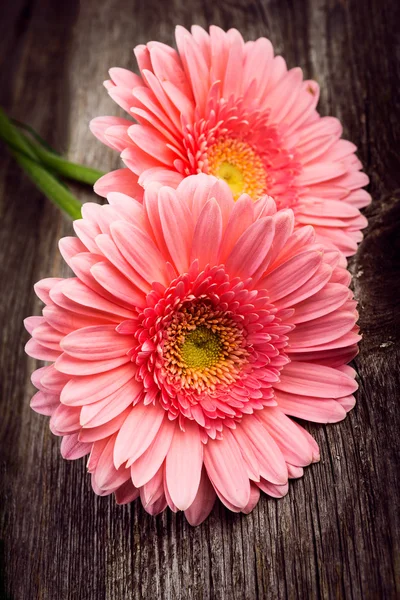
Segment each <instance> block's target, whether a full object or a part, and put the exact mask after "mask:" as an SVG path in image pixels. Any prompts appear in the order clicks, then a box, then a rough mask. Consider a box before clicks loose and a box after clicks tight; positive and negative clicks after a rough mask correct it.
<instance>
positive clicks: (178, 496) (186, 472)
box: [165, 421, 203, 510]
mask: <svg viewBox="0 0 400 600" xmlns="http://www.w3.org/2000/svg"><path fill="white" fill-rule="evenodd" d="M202 465H203V444H202V442H201V440H200V433H199V428H198V426H197V424H196V423H193V422H191V421H187V422H186V423H185V431H182V430H181V429H180V428H179V427H176V428H175V432H174V437H173V438H172V443H171V446H170V448H169V450H168V454H167V458H166V471H165V475H166V483H167V488H168V493H169V495H170V496H171V500H172V502H173V503H174V504H175V506H176V507H177V508H178V509H179V510H186V509H187V508H189V506H190V505H191V504H192V503H193V501H194V499H195V498H196V494H197V491H198V489H199V484H200V477H201V469H202Z"/></svg>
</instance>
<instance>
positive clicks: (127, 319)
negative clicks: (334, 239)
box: [26, 175, 359, 524]
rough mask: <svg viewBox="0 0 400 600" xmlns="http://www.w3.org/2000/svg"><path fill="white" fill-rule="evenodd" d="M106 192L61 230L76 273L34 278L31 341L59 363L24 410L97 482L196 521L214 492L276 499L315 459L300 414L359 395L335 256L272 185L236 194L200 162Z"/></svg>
mask: <svg viewBox="0 0 400 600" xmlns="http://www.w3.org/2000/svg"><path fill="white" fill-rule="evenodd" d="M108 199H109V203H110V204H109V205H105V206H99V205H97V204H86V205H84V206H83V210H82V212H83V218H82V219H81V220H79V221H75V223H74V227H75V231H76V233H77V235H78V237H77V238H75V237H70V238H64V239H63V240H61V242H60V249H61V252H62V254H63V256H64V258H65V260H66V262H67V263H68V264H69V266H70V267H71V268H72V270H73V271H74V272H75V275H76V276H75V277H71V278H67V279H45V280H43V281H41V282H39V283H38V284H37V285H36V292H37V294H38V296H39V297H40V298H41V299H42V300H43V301H44V303H45V307H44V309H43V316H41V317H30V318H28V319H27V320H26V326H27V329H28V330H29V331H30V333H31V334H32V339H31V340H30V341H29V342H28V344H27V347H26V350H27V352H28V354H29V355H31V356H33V357H35V358H38V359H41V360H45V361H50V362H51V363H52V364H50V365H48V366H45V367H43V368H40V369H38V370H37V371H35V373H34V375H33V383H34V385H35V386H36V387H37V388H38V389H39V391H38V393H37V394H36V395H35V396H34V398H33V399H32V408H33V409H34V410H36V411H38V412H40V413H42V414H46V415H50V416H51V419H50V427H51V430H52V431H53V433H55V434H56V435H60V436H63V441H62V444H61V451H62V454H63V456H64V457H65V458H70V459H74V458H79V457H81V456H84V455H86V454H90V456H89V461H88V469H89V471H90V472H91V473H92V485H93V488H94V490H95V492H97V493H99V494H101V495H105V494H111V493H113V492H115V495H116V498H117V501H118V502H128V501H130V500H133V499H134V498H136V497H137V496H139V495H140V497H141V500H142V503H143V505H144V507H145V508H146V510H147V511H149V512H150V513H152V514H155V513H157V512H160V511H161V510H163V509H164V508H165V507H166V506H167V505H169V507H170V508H171V509H172V510H174V511H176V510H184V511H186V515H187V518H188V519H189V521H190V522H191V523H193V524H195V523H199V522H201V521H202V520H203V519H204V518H205V517H206V516H207V515H208V513H209V512H210V510H211V509H212V506H213V503H214V500H215V497H216V495H217V496H218V497H219V498H220V499H221V501H222V502H223V503H224V504H225V505H226V506H228V507H229V508H230V509H231V510H233V511H236V512H238V511H244V512H248V511H250V510H251V509H252V507H253V506H254V505H255V504H256V503H257V501H258V497H259V493H260V490H263V491H265V492H266V493H268V494H270V495H272V496H276V497H279V496H282V495H284V494H285V493H286V492H287V489H288V478H289V477H299V476H301V474H302V472H303V471H302V469H303V467H304V466H306V465H308V464H310V463H311V462H313V461H315V460H318V457H319V454H318V447H317V445H316V443H315V442H314V441H313V439H312V438H311V436H310V435H309V434H308V433H307V432H306V431H305V430H304V429H303V428H301V427H300V426H299V425H298V424H297V423H295V422H294V421H292V420H291V418H290V417H291V416H294V417H299V418H303V419H310V420H313V421H316V422H325V423H326V422H334V421H338V420H341V419H343V418H344V417H345V415H346V411H348V410H349V409H350V408H351V407H352V406H353V404H354V398H353V396H352V394H353V392H354V391H355V389H356V388H357V385H356V383H355V381H354V377H353V375H354V373H353V370H352V369H351V368H349V367H347V366H346V363H347V362H348V361H349V360H350V359H351V358H352V357H353V356H354V355H355V354H356V352H357V346H356V344H357V341H358V339H359V336H358V334H357V327H356V320H357V313H356V311H355V301H354V300H353V298H352V293H351V292H350V290H349V289H348V283H349V275H348V273H347V272H346V271H345V270H344V269H342V268H341V267H340V266H338V261H339V257H340V253H339V252H338V251H336V250H334V251H332V250H327V249H324V247H323V246H322V245H321V244H318V243H317V242H316V238H315V233H314V231H313V229H312V227H309V226H306V227H303V228H299V229H297V230H294V218H293V212H292V211H291V210H290V209H285V210H282V211H278V212H277V211H276V207H275V203H274V202H273V200H272V199H271V198H269V197H268V196H264V197H262V198H260V199H259V200H257V201H256V202H253V200H252V199H251V198H250V197H249V196H247V195H242V196H240V197H239V198H238V199H237V201H236V202H235V200H234V198H233V195H232V193H231V191H230V189H229V187H228V186H227V185H226V184H225V183H224V182H221V181H218V180H217V179H216V178H215V177H211V176H207V175H197V176H192V177H188V178H186V179H185V180H184V181H183V182H182V183H180V184H179V185H178V187H177V189H176V190H174V189H172V188H170V187H166V186H160V185H158V184H153V185H151V186H148V188H147V189H146V192H145V195H144V200H143V203H140V202H138V201H136V200H134V199H132V198H130V197H128V196H126V195H123V194H121V193H111V194H110V195H109V197H108Z"/></svg>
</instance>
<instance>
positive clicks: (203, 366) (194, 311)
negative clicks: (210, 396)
mask: <svg viewBox="0 0 400 600" xmlns="http://www.w3.org/2000/svg"><path fill="white" fill-rule="evenodd" d="M245 346H246V344H245V339H244V333H243V330H242V328H241V327H240V326H239V325H238V324H237V323H235V322H234V321H232V319H231V318H230V316H229V315H226V314H225V313H224V312H223V311H219V310H214V309H213V308H212V306H211V305H210V304H209V303H206V302H205V303H203V302H200V303H199V304H192V303H188V304H187V305H183V306H182V307H181V308H180V309H179V310H177V311H176V313H175V314H174V318H173V320H172V322H171V324H170V326H169V327H168V329H167V331H166V337H165V340H164V348H163V358H164V368H165V370H166V371H167V372H168V374H169V379H170V381H171V382H172V381H175V383H177V384H178V385H180V386H181V387H182V388H185V389H192V390H194V391H197V392H200V393H202V392H205V391H207V390H208V391H210V390H214V389H215V388H216V386H217V385H218V384H223V385H229V384H231V383H232V382H234V381H235V380H236V378H237V376H238V373H239V372H240V370H241V368H242V366H243V364H245V362H246V360H247V354H248V353H247V350H246V348H245Z"/></svg>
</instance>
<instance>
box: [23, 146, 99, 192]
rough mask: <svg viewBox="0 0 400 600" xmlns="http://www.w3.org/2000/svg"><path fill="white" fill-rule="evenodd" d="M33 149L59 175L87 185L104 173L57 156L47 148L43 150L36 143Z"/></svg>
mask: <svg viewBox="0 0 400 600" xmlns="http://www.w3.org/2000/svg"><path fill="white" fill-rule="evenodd" d="M33 150H34V152H35V153H36V154H37V156H38V158H39V159H40V161H41V162H42V163H43V164H44V165H46V167H49V168H50V169H52V170H53V171H55V172H56V173H58V174H59V175H63V176H64V177H67V178H68V179H73V180H74V181H79V182H80V183H86V184H88V185H94V184H95V183H96V181H97V180H98V179H99V178H100V177H102V176H103V175H104V173H102V172H101V171H98V170H97V169H91V168H90V167H85V166H83V165H80V164H78V163H73V162H70V161H68V160H65V159H64V158H62V157H61V156H57V155H56V154H53V153H52V152H49V151H48V150H44V149H43V148H41V147H40V146H38V145H36V144H35V146H34V147H33Z"/></svg>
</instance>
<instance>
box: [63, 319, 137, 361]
mask: <svg viewBox="0 0 400 600" xmlns="http://www.w3.org/2000/svg"><path fill="white" fill-rule="evenodd" d="M132 345H134V341H133V339H132V338H131V337H130V336H124V335H120V334H119V333H117V332H116V331H115V327H114V325H95V326H93V327H84V328H83V329H79V330H78V331H72V332H71V333H69V334H68V335H67V336H65V337H64V338H63V340H62V342H61V347H62V349H63V350H64V352H67V354H69V356H72V357H73V358H80V359H82V360H96V361H97V360H106V359H112V358H119V357H120V356H124V355H125V354H126V353H127V352H128V350H129V349H130V348H131V347H132Z"/></svg>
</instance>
